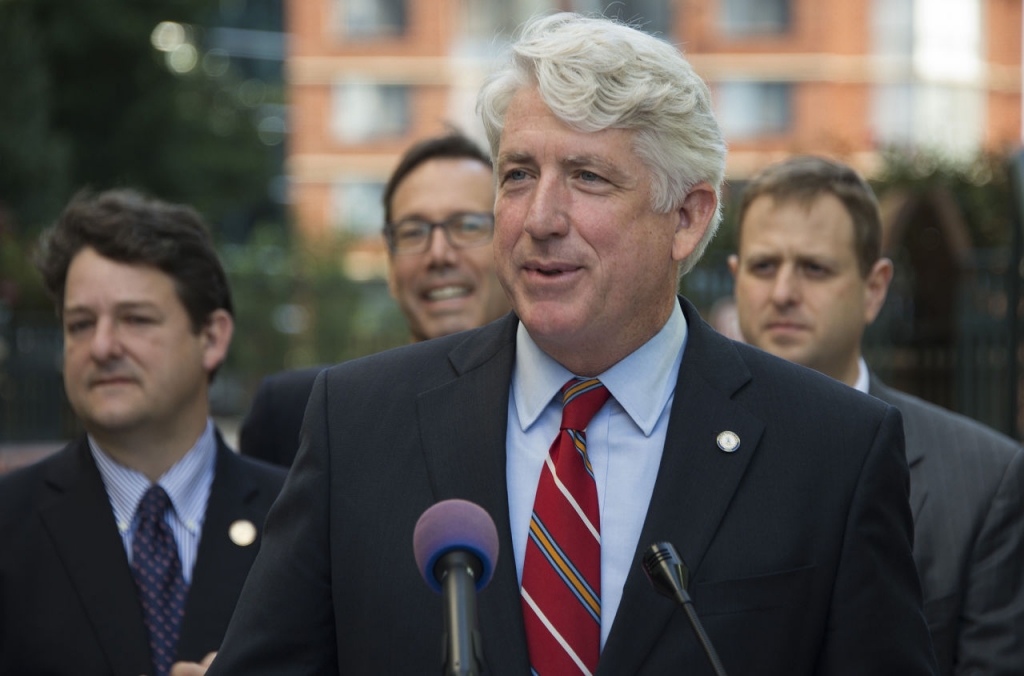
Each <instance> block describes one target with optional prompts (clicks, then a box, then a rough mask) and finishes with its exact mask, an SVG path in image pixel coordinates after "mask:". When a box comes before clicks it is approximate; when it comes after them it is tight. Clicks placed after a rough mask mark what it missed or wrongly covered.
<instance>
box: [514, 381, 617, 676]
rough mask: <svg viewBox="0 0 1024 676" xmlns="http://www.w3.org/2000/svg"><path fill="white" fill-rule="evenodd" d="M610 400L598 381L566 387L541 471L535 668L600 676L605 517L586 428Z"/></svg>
mask: <svg viewBox="0 0 1024 676" xmlns="http://www.w3.org/2000/svg"><path fill="white" fill-rule="evenodd" d="M607 400H608V390H607V389H605V387H604V385H602V384H601V381H599V380H596V379H591V380H581V379H573V380H570V381H569V382H568V383H566V384H565V386H564V387H563V388H562V406H563V408H562V424H561V429H560V430H559V433H558V436H557V437H556V438H555V441H554V443H552V444H551V449H550V450H549V451H548V458H547V460H546V461H545V463H544V468H543V469H542V470H541V475H540V482H539V483H538V484H537V496H536V498H535V499H534V503H533V514H532V516H531V519H530V537H529V540H528V541H527V543H526V558H525V561H524V563H523V586H522V590H521V596H522V604H523V617H524V619H525V622H526V642H527V647H528V648H529V653H530V666H531V667H532V669H533V673H534V674H537V675H539V676H563V675H567V674H593V673H594V670H595V669H596V668H597V659H598V657H599V655H600V651H601V522H600V512H599V510H598V504H597V485H596V484H595V483H594V470H593V468H591V466H590V459H589V458H588V457H587V438H586V434H585V430H586V428H587V425H589V424H590V419H591V418H593V417H594V414H595V413H597V411H598V409H600V408H601V406H603V405H604V403H605V401H607Z"/></svg>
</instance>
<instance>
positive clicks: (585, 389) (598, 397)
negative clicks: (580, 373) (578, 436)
mask: <svg viewBox="0 0 1024 676" xmlns="http://www.w3.org/2000/svg"><path fill="white" fill-rule="evenodd" d="M608 396H609V392H608V388H606V387H605V386H604V385H602V384H601V381H600V380H598V379H597V378H590V379H587V380H584V379H582V378H573V379H572V380H570V381H569V382H567V383H566V384H565V385H563V386H562V429H563V430H576V431H578V432H582V431H584V430H585V429H587V425H589V424H590V419H591V418H593V417H594V414H595V413H597V412H598V410H599V409H600V408H601V407H602V406H604V402H606V401H608Z"/></svg>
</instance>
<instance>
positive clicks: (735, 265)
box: [728, 254, 740, 279]
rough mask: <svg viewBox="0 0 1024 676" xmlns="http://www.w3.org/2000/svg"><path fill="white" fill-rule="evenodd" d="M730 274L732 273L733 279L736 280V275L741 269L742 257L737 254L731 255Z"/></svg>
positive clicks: (729, 260)
mask: <svg viewBox="0 0 1024 676" xmlns="http://www.w3.org/2000/svg"><path fill="white" fill-rule="evenodd" d="M728 262H729V272H731V273H732V278H733V279H736V273H737V272H739V269H740V257H739V256H738V255H736V254H729V259H728Z"/></svg>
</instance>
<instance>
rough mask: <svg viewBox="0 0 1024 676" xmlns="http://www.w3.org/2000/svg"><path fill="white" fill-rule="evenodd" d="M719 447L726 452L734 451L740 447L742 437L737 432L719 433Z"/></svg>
mask: <svg viewBox="0 0 1024 676" xmlns="http://www.w3.org/2000/svg"><path fill="white" fill-rule="evenodd" d="M718 447H719V448H720V449H722V450H723V451H725V452H726V453H733V452H735V451H736V449H738V448H739V447H740V438H739V436H737V434H736V433H735V432H729V431H725V432H722V433H721V434H719V435H718Z"/></svg>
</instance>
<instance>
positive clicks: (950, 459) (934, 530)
mask: <svg viewBox="0 0 1024 676" xmlns="http://www.w3.org/2000/svg"><path fill="white" fill-rule="evenodd" d="M738 222H739V232H738V235H737V240H738V247H739V250H738V253H737V254H736V255H734V256H732V257H731V258H730V261H729V265H730V268H731V270H732V273H733V275H734V277H735V279H736V292H735V293H736V303H737V309H738V312H739V323H740V329H741V331H742V333H743V337H744V339H745V340H746V341H747V342H749V343H751V344H753V345H755V346H757V347H760V348H762V349H764V350H767V351H768V352H771V353H773V354H775V355H778V356H781V357H785V358H786V359H789V360H791V361H794V362H797V363H799V364H803V365H804V366H808V367H810V368H813V369H816V370H818V371H821V372H822V373H824V374H826V375H829V376H832V377H833V378H835V379H837V380H840V381H842V382H845V383H846V384H848V385H851V386H853V387H856V388H857V389H859V390H861V391H864V392H868V393H869V394H872V395H874V396H876V397H878V398H879V399H882V400H883V401H885V402H887V403H889V404H892V405H893V406H896V407H897V408H898V409H900V412H901V413H902V414H903V421H904V430H905V434H906V451H907V462H908V464H909V465H910V481H911V488H910V504H911V509H912V511H913V515H914V528H915V544H914V560H915V562H916V564H917V568H918V572H919V574H920V577H921V585H922V588H923V592H924V612H925V616H926V617H927V620H928V626H929V629H930V631H931V635H932V641H933V643H934V647H935V653H936V657H937V658H938V660H939V667H940V669H941V673H943V674H968V673H970V674H989V675H993V674H1011V673H1012V674H1020V673H1021V670H1022V669H1024V565H1022V561H1024V503H1022V500H1024V497H1022V496H1024V453H1022V452H1021V448H1020V446H1019V445H1018V444H1017V443H1015V442H1014V441H1013V440H1011V439H1009V438H1007V437H1004V436H1002V435H1000V434H997V433H996V432H994V431H992V430H990V429H988V428H986V427H984V426H983V425H980V424H978V423H977V422H975V421H973V420H970V419H968V418H965V417H963V416H960V415H956V414H954V413H950V412H949V411H946V410H944V409H941V408H939V407H937V406H934V405H932V404H929V403H927V402H924V401H922V400H920V399H917V398H916V397H912V396H910V395H907V394H904V393H902V392H897V391H895V390H893V389H890V388H888V387H886V386H885V385H884V384H882V382H881V381H879V379H878V378H877V377H876V376H874V375H873V374H871V373H870V372H869V371H868V369H867V366H866V365H865V363H864V360H863V358H862V357H861V353H860V342H861V336H862V335H863V333H864V329H865V327H866V326H867V325H868V324H870V323H871V322H872V321H874V319H875V317H876V316H877V315H878V312H879V310H880V309H881V307H882V304H883V302H884V301H885V295H886V291H887V290H888V286H889V282H890V280H891V279H892V271H893V267H892V262H891V261H889V260H888V259H885V258H882V257H881V234H882V230H881V220H880V216H879V211H878V204H877V202H876V200H875V196H874V194H873V192H872V191H871V188H870V187H869V186H868V185H867V183H866V182H865V181H864V180H863V179H862V178H861V177H860V176H859V175H858V174H857V173H856V172H855V171H854V170H852V169H850V168H849V167H847V166H845V165H842V164H839V163H836V162H832V161H829V160H825V159H821V158H816V157H798V158H793V159H790V160H788V161H786V162H782V163H780V164H776V165H774V166H771V167H769V168H767V169H766V170H764V171H763V172H761V173H760V174H759V175H757V176H756V177H754V179H752V181H751V182H750V184H749V185H748V187H747V189H746V191H745V193H744V195H743V199H742V204H741V207H740V217H739V221H738Z"/></svg>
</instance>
